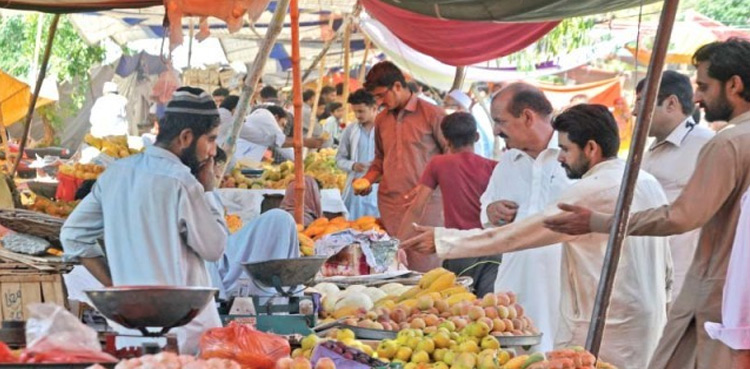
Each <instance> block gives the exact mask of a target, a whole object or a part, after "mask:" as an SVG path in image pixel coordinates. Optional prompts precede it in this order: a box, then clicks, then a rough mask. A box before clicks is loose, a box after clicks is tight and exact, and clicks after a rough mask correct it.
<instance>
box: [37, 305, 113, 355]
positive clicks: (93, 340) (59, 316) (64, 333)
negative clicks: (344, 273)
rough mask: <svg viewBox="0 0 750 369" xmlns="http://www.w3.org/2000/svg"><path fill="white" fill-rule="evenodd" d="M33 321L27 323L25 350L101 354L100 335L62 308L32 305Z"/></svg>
mask: <svg viewBox="0 0 750 369" xmlns="http://www.w3.org/2000/svg"><path fill="white" fill-rule="evenodd" d="M28 309H29V313H30V315H31V317H30V318H29V319H28V320H27V321H26V342H27V345H26V350H27V351H30V352H46V351H51V350H66V351H94V352H99V351H101V350H102V346H101V344H99V338H98V336H97V333H96V331H95V330H94V329H92V328H91V327H87V326H86V325H85V324H83V323H82V322H80V321H79V320H78V318H76V317H75V316H74V315H73V314H71V313H70V312H68V311H67V310H65V308H63V307H62V306H59V305H55V304H47V303H44V304H31V305H29V307H28Z"/></svg>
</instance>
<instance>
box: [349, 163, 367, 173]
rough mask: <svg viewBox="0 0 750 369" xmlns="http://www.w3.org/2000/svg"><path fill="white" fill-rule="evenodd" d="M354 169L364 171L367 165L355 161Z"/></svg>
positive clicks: (359, 171)
mask: <svg viewBox="0 0 750 369" xmlns="http://www.w3.org/2000/svg"><path fill="white" fill-rule="evenodd" d="M352 170H353V171H355V172H357V173H363V172H364V171H366V170H367V165H366V164H364V163H354V165H352Z"/></svg>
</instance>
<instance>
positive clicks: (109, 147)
mask: <svg viewBox="0 0 750 369" xmlns="http://www.w3.org/2000/svg"><path fill="white" fill-rule="evenodd" d="M83 141H84V142H86V143H87V144H89V145H90V146H93V147H95V148H97V149H98V150H99V151H101V152H102V153H103V154H106V155H109V156H111V157H113V158H115V159H121V158H126V157H128V156H130V155H133V154H137V153H139V152H140V151H138V150H134V149H131V148H129V147H128V136H107V137H104V138H98V137H94V136H92V135H91V134H90V133H89V134H87V135H86V137H84V138H83Z"/></svg>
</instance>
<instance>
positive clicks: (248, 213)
mask: <svg viewBox="0 0 750 369" xmlns="http://www.w3.org/2000/svg"><path fill="white" fill-rule="evenodd" d="M217 191H218V192H219V196H221V201H222V202H223V203H224V206H225V207H226V208H227V212H228V213H229V214H237V215H239V216H240V218H242V222H243V223H244V224H247V222H249V221H251V220H253V219H254V218H256V217H257V216H259V215H260V205H261V203H262V202H263V195H270V194H278V195H284V190H265V189H264V190H245V189H237V188H220V189H218V190H217ZM320 202H321V205H322V207H323V211H324V212H326V213H342V214H344V216H348V215H349V212H348V211H347V210H346V206H345V205H344V200H343V198H342V197H341V191H339V190H338V189H327V190H321V191H320Z"/></svg>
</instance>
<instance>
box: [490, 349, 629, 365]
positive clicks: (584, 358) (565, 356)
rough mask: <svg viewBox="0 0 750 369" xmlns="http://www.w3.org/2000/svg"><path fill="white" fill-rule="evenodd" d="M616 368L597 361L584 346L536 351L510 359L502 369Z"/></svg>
mask: <svg viewBox="0 0 750 369" xmlns="http://www.w3.org/2000/svg"><path fill="white" fill-rule="evenodd" d="M594 368H596V369H616V368H615V367H614V366H613V365H612V364H608V363H605V362H603V361H601V360H599V361H597V360H596V358H595V357H594V355H592V354H591V353H590V352H588V351H586V350H584V349H583V348H582V347H573V348H569V349H560V350H554V351H550V352H548V353H547V355H544V354H542V353H534V354H531V355H520V356H516V357H514V358H512V359H510V360H509V361H508V362H507V363H505V365H504V366H501V367H500V369H594Z"/></svg>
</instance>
